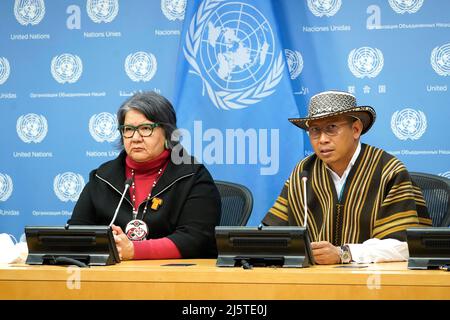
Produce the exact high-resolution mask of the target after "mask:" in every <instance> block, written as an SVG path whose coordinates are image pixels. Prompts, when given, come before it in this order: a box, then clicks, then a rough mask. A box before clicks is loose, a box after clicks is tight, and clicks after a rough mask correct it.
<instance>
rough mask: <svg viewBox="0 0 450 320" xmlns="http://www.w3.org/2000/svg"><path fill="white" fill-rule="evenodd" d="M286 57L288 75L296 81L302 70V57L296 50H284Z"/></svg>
mask: <svg viewBox="0 0 450 320" xmlns="http://www.w3.org/2000/svg"><path fill="white" fill-rule="evenodd" d="M284 54H285V55H286V61H287V65H288V69H289V75H290V76H291V79H292V80H294V79H297V77H298V76H299V75H300V73H302V70H303V57H302V54H301V53H300V52H298V51H297V50H289V49H284Z"/></svg>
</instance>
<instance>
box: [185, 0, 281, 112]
mask: <svg viewBox="0 0 450 320" xmlns="http://www.w3.org/2000/svg"><path fill="white" fill-rule="evenodd" d="M183 52H184V55H185V57H186V60H187V61H188V62H189V64H190V65H191V67H192V69H193V70H190V72H192V73H194V74H196V75H198V76H199V77H200V78H201V79H202V83H203V88H205V87H206V91H207V92H208V95H209V98H210V99H211V101H212V102H213V103H214V105H215V106H216V107H217V108H219V109H220V108H221V109H225V110H229V109H242V108H245V107H248V106H249V105H252V104H255V103H258V102H259V101H261V100H262V99H263V98H265V97H267V96H269V95H271V94H272V93H273V92H275V86H276V85H277V84H278V83H279V82H280V80H281V78H282V76H283V70H284V63H283V56H282V52H281V51H276V50H275V41H274V35H273V32H272V29H271V27H270V24H269V22H268V21H267V19H266V18H265V17H264V16H263V14H262V13H261V12H260V11H259V10H258V9H256V8H255V7H253V6H251V5H249V4H246V3H242V2H227V1H224V0H208V1H203V2H202V3H201V4H200V6H199V8H198V11H197V12H196V13H195V14H194V16H193V18H192V20H191V23H190V28H189V31H188V32H187V33H186V43H185V46H184V48H183ZM203 94H204V90H203Z"/></svg>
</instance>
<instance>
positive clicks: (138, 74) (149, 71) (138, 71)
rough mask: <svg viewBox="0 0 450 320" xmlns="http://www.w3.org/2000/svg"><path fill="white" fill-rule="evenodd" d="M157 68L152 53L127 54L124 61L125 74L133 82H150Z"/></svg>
mask: <svg viewBox="0 0 450 320" xmlns="http://www.w3.org/2000/svg"><path fill="white" fill-rule="evenodd" d="M157 68H158V65H157V63H156V58H155V56H154V55H153V54H152V53H147V52H142V51H139V52H136V53H133V54H129V55H128V56H127V58H126V59H125V72H126V73H127V75H128V77H129V78H130V79H131V80H133V81H135V82H139V81H144V82H147V81H150V80H151V79H152V78H153V76H154V75H155V73H156V69H157Z"/></svg>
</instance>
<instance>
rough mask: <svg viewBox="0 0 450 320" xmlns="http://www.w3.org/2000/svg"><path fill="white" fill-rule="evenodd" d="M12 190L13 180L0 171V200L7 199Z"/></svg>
mask: <svg viewBox="0 0 450 320" xmlns="http://www.w3.org/2000/svg"><path fill="white" fill-rule="evenodd" d="M12 192H13V182H12V179H11V177H10V176H8V175H7V174H3V173H0V201H6V200H8V199H9V197H10V196H11V194H12Z"/></svg>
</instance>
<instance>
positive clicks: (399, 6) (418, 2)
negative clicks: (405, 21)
mask: <svg viewBox="0 0 450 320" xmlns="http://www.w3.org/2000/svg"><path fill="white" fill-rule="evenodd" d="M422 4H423V0H389V5H390V6H391V8H392V9H393V10H394V11H395V12H397V13H400V14H404V13H406V12H407V13H416V12H417V11H419V9H420V7H422Z"/></svg>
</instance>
